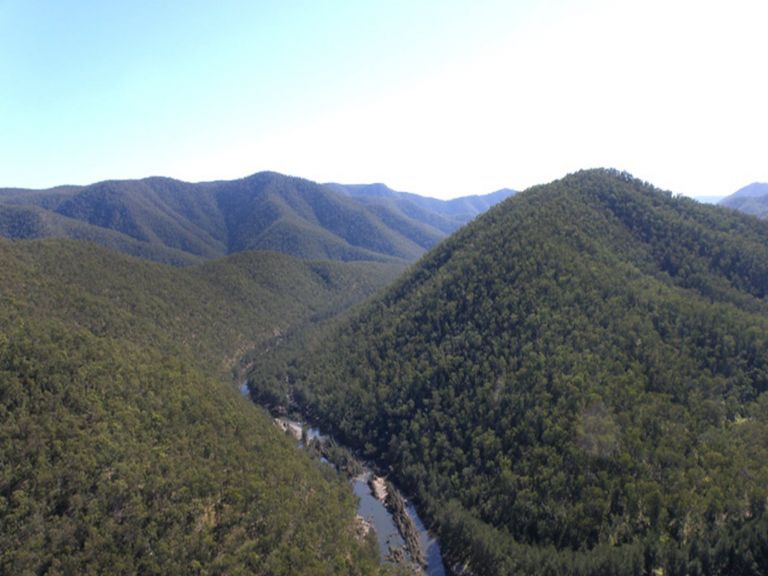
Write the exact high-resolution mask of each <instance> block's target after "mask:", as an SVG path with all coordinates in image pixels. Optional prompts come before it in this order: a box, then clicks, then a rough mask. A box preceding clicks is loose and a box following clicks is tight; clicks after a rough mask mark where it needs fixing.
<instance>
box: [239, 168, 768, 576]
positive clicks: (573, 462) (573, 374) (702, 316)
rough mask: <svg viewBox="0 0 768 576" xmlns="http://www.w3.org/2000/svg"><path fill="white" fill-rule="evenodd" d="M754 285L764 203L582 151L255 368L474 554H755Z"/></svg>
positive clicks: (763, 261)
mask: <svg viewBox="0 0 768 576" xmlns="http://www.w3.org/2000/svg"><path fill="white" fill-rule="evenodd" d="M767 292H768V223H764V222H761V221H758V220H756V219H754V218H749V217H746V216H742V215H739V214H737V213H735V212H731V211H726V210H722V209H721V208H718V207H712V206H705V205H701V204H698V203H697V202H695V201H693V200H690V199H686V198H682V197H673V196H672V195H671V194H669V193H666V192H662V191H659V190H657V189H655V188H654V187H652V186H650V185H648V184H645V183H643V182H640V181H638V180H635V179H633V178H632V177H630V176H629V175H627V174H625V173H619V172H615V171H609V170H593V171H585V172H579V173H576V174H572V175H569V176H567V177H566V178H564V179H562V180H559V181H556V182H553V183H551V184H548V185H544V186H537V187H534V188H532V189H529V190H527V191H526V192H523V193H521V194H518V195H517V196H515V197H514V198H511V199H509V200H507V201H505V202H504V203H502V204H500V205H499V206H496V207H495V208H493V209H491V210H490V211H489V212H488V213H486V214H484V215H482V216H480V217H479V218H477V219H476V220H475V221H473V222H472V223H471V224H469V225H468V226H466V227H464V228H462V229H461V230H460V231H459V232H458V233H456V234H455V235H454V236H452V237H451V238H449V239H448V240H447V241H445V242H443V243H441V244H440V245H439V246H438V247H437V248H435V249H434V250H433V251H431V252H430V253H429V254H428V255H427V256H426V257H425V258H424V259H422V260H421V261H420V263H419V265H418V266H417V267H416V268H415V269H412V270H411V271H410V272H408V273H407V274H406V275H405V276H404V277H403V278H401V279H400V280H399V281H398V282H397V283H396V284H395V285H394V286H393V287H391V288H390V289H388V290H387V291H386V292H385V293H384V295H383V296H380V297H378V298H377V299H376V300H374V301H373V302H372V303H369V304H367V305H366V306H365V307H364V308H363V309H362V310H360V311H359V312H358V313H357V314H356V315H355V317H354V318H352V319H350V320H348V321H346V322H344V323H343V324H342V325H341V326H339V327H338V328H337V329H336V331H335V333H334V337H333V338H330V337H329V338H324V339H323V340H322V342H318V343H316V344H315V347H314V350H313V353H312V354H311V355H310V356H308V357H302V358H298V359H296V361H295V362H294V363H292V364H291V365H290V367H289V368H288V369H287V370H286V371H285V373H284V374H280V375H279V377H276V378H272V379H268V378H265V377H264V375H263V374H254V375H253V376H252V378H251V386H252V387H253V388H254V390H255V391H256V392H257V393H258V391H259V390H260V389H262V388H270V387H274V386H277V385H278V384H279V383H281V382H285V381H287V382H288V385H289V387H290V390H289V392H290V397H291V398H292V399H293V400H294V401H295V402H296V403H297V404H298V405H299V406H300V407H301V408H302V409H303V410H304V411H305V412H306V413H307V414H309V415H310V416H311V417H312V418H314V419H315V420H316V421H318V422H319V423H320V424H321V425H322V426H325V427H328V428H329V429H331V430H333V432H334V433H335V434H336V435H338V437H339V438H341V439H342V440H343V441H344V442H346V443H348V444H350V445H352V446H354V447H356V448H357V449H358V450H360V451H361V452H363V453H364V454H365V455H367V456H368V457H370V458H373V459H375V460H377V461H378V462H379V463H380V464H381V465H382V466H383V467H390V469H391V473H392V475H393V476H394V477H395V478H396V479H397V480H398V481H399V482H400V483H401V484H402V485H403V486H404V487H406V488H407V489H408V490H410V491H411V492H412V494H413V495H414V497H415V499H416V500H417V501H418V502H419V503H420V504H421V506H422V508H423V509H424V511H425V512H426V514H427V515H428V516H429V518H430V520H431V522H432V523H433V525H434V526H435V527H436V529H437V530H438V533H439V535H440V538H441V545H442V548H443V551H444V553H445V555H447V556H448V557H449V558H450V559H451V560H452V562H454V563H455V564H458V565H461V566H466V567H468V568H469V570H470V571H471V573H474V574H552V575H555V574H583V575H586V574H613V575H624V574H633V575H641V574H665V575H666V576H672V575H683V574H686V575H687V574H740V575H745V574H749V575H758V574H765V573H767V572H768V537H767V535H768V513H767V512H766V504H767V501H768V464H767V463H768V394H766V391H767V390H768V302H767V301H766V293H767ZM276 383H277V384H276ZM272 393H273V394H274V390H273V391H272Z"/></svg>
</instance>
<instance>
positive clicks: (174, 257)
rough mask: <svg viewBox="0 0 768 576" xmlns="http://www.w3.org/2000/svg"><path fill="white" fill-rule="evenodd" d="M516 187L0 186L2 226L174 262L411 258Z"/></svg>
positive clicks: (271, 176)
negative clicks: (244, 256) (262, 254)
mask: <svg viewBox="0 0 768 576" xmlns="http://www.w3.org/2000/svg"><path fill="white" fill-rule="evenodd" d="M513 193H514V192H513V191H511V190H502V191H499V192H496V193H494V194H490V195H488V196H472V197H467V198H460V199H456V200H450V201H442V200H436V199H430V198H423V197H420V196H417V195H414V194H406V193H400V192H394V191H392V190H390V189H388V188H387V187H386V186H384V185H380V184H379V185H361V186H343V185H339V184H331V185H321V184H317V183H314V182H311V181H309V180H304V179H301V178H294V177H288V176H283V175H281V174H277V173H274V172H261V173H258V174H254V175H252V176H249V177H247V178H242V179H239V180H231V181H217V182H204V183H197V184H192V183H188V182H182V181H179V180H174V179H171V178H159V177H153V178H145V179H142V180H114V181H105V182H98V183H96V184H91V185H89V186H60V187H56V188H51V189H48V190H24V189H0V235H2V236H5V237H6V238H10V239H30V238H45V237H65V238H73V239H78V240H90V241H93V242H96V243H97V244H100V245H102V246H106V247H109V248H113V249H116V250H119V251H121V252H125V253H128V254H132V255H136V256H140V257H143V258H149V259H152V260H157V261H160V262H167V263H171V264H176V265H188V264H192V263H195V262H200V261H202V260H205V259H212V258H219V257H221V256H224V255H227V254H232V253H235V252H241V251H244V250H273V251H278V252H283V253H286V254H290V255H293V256H297V257H299V258H304V259H315V260H316V259H330V260H344V261H349V260H373V261H385V260H389V261H401V262H410V261H413V260H415V259H417V258H418V257H420V256H421V255H422V254H423V253H424V252H425V251H426V250H428V249H429V248H431V247H432V246H434V245H435V244H436V243H437V242H438V241H440V240H441V239H443V238H445V237H446V236H447V235H448V234H450V233H451V232H453V231H455V230H456V229H457V228H459V227H460V226H461V225H463V224H464V223H466V222H467V221H469V220H470V219H472V218H474V217H475V216H477V215H478V214H479V213H481V212H483V211H484V210H486V209H487V208H489V207H490V206H491V205H493V204H495V203H496V202H498V201H500V200H502V199H503V198H505V197H507V196H509V195H511V194H513Z"/></svg>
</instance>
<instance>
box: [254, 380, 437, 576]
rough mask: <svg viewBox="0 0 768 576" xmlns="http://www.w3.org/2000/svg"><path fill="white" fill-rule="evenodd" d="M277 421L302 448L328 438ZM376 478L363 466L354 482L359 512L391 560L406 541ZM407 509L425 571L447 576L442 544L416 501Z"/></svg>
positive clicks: (303, 426)
mask: <svg viewBox="0 0 768 576" xmlns="http://www.w3.org/2000/svg"><path fill="white" fill-rule="evenodd" d="M240 392H242V393H243V395H245V396H249V393H248V387H247V386H246V385H245V384H243V385H242V386H241V387H240ZM275 421H276V423H277V424H278V425H279V426H280V427H281V428H283V430H285V431H286V432H287V433H290V434H292V435H293V436H294V438H296V441H297V445H298V446H300V447H304V439H306V441H307V442H311V441H312V440H316V439H317V440H321V441H323V440H327V439H328V437H327V436H325V435H323V434H321V432H320V430H318V429H316V428H312V427H309V426H307V425H306V424H305V423H303V422H300V421H298V420H289V419H285V418H278V419H275ZM326 462H327V461H326ZM328 465H329V466H330V465H331V464H330V463H328ZM372 478H374V473H373V471H372V470H370V469H369V468H368V467H366V466H363V468H362V472H361V473H360V474H357V475H356V476H355V477H354V478H353V479H352V480H351V481H350V482H351V484H352V490H353V492H354V493H355V495H356V496H357V498H358V504H357V514H358V515H359V516H360V517H362V518H363V519H364V520H366V521H367V522H369V523H370V524H371V525H372V526H373V529H374V530H375V532H376V538H377V540H378V543H379V553H380V554H381V557H382V559H384V560H385V561H387V559H388V558H391V556H392V552H393V551H394V550H405V549H406V543H405V539H404V538H403V535H402V534H401V533H400V532H399V530H398V528H397V523H396V522H395V519H394V517H393V515H392V513H391V512H390V511H389V509H388V508H387V507H386V506H385V505H384V503H383V502H382V500H381V499H380V498H377V497H376V494H374V491H373V489H372V488H371V484H372V482H371V479H372ZM405 511H406V513H407V515H408V517H409V518H410V519H411V521H412V523H413V525H414V527H415V528H416V531H417V532H418V536H419V541H420V543H421V549H422V551H423V556H424V558H425V560H426V570H425V571H424V573H425V574H426V575H427V576H445V574H446V571H445V567H444V566H443V558H442V555H441V554H440V544H439V543H438V541H437V539H436V538H434V537H433V536H432V535H430V534H429V531H428V530H427V529H426V527H425V526H424V522H422V520H421V518H420V517H419V514H418V512H417V511H416V508H415V507H414V505H413V504H412V503H410V502H407V501H406V506H405Z"/></svg>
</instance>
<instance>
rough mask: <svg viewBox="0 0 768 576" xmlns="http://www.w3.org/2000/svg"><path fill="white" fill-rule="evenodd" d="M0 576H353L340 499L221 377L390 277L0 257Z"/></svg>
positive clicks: (359, 556) (247, 260)
mask: <svg viewBox="0 0 768 576" xmlns="http://www.w3.org/2000/svg"><path fill="white" fill-rule="evenodd" d="M0 269H2V270H3V273H2V275H0V299H1V300H2V304H1V305H0V462H2V466H1V467H0V573H3V574H35V573H38V574H43V573H50V574H101V573H109V574H138V573H140V574H224V573H226V574H308V575H309V574H312V575H314V574H349V573H354V574H369V573H371V572H373V573H376V572H377V571H378V570H379V566H378V561H377V553H376V549H375V545H374V544H373V543H372V542H369V541H368V540H364V539H363V540H361V539H359V538H358V537H356V535H355V534H356V527H355V524H354V522H353V517H354V513H355V512H354V511H355V502H354V497H353V496H352V494H351V493H350V491H349V488H348V486H347V485H346V483H345V482H344V481H342V480H340V479H339V478H337V477H336V476H335V475H334V474H332V473H330V472H329V470H327V469H325V468H322V467H321V466H320V465H319V464H317V463H315V462H313V461H311V460H310V459H309V458H308V457H306V456H305V455H304V454H303V453H302V452H300V451H298V450H296V449H295V447H294V444H293V442H292V441H290V440H289V439H287V438H286V437H285V436H284V434H282V433H281V432H279V431H278V430H277V428H275V427H274V426H273V424H272V423H271V421H270V420H269V418H268V417H267V416H266V415H265V414H264V413H263V412H261V411H260V410H258V409H256V408H255V407H254V406H253V405H252V404H251V403H249V402H247V401H246V400H245V399H244V398H242V397H241V396H240V395H239V394H238V392H237V391H236V390H235V387H234V386H232V384H231V382H230V381H229V379H222V377H221V376H220V374H221V373H222V372H223V371H224V370H225V369H229V368H230V367H231V366H233V365H236V360H237V359H238V358H239V356H240V355H241V354H242V353H243V352H245V351H246V350H248V349H252V348H257V349H258V348H260V347H264V346H267V345H270V342H271V341H272V340H273V339H274V338H275V337H277V336H279V335H280V334H281V333H282V332H285V331H290V330H292V329H296V328H298V327H300V326H304V325H307V324H308V323H312V322H313V321H314V320H313V319H314V318H316V317H322V316H323V315H326V314H333V313H334V312H338V310H340V309H343V308H345V307H347V306H349V305H350V304H351V303H353V302H355V301H357V300H359V299H361V298H363V297H365V296H366V295H367V294H369V293H370V292H372V291H373V290H375V289H376V288H377V286H378V285H379V283H382V284H383V283H385V282H387V281H388V279H389V278H391V276H392V274H394V273H395V272H396V270H393V269H391V267H388V266H386V265H378V264H344V263H305V262H301V261H298V260H296V259H293V258H290V257H288V256H284V255H280V254H269V253H242V254H238V255H235V256H233V257H230V258H227V259H224V260H219V261H215V262H210V263H207V264H205V265H203V266H198V267H191V268H185V269H178V268H172V267H168V266H163V265H159V264H154V263H150V262H144V261H141V260H136V259H134V258H130V257H127V256H122V255H120V254H116V253H114V252H111V251H107V250H103V249H101V248H98V247H96V246H93V245H90V244H87V243H78V242H70V241H61V240H59V241H52V240H47V241H27V242H14V243H11V242H8V241H6V240H0Z"/></svg>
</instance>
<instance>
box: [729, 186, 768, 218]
mask: <svg viewBox="0 0 768 576" xmlns="http://www.w3.org/2000/svg"><path fill="white" fill-rule="evenodd" d="M719 204H721V205H722V206H727V207H728V208H733V209H735V210H738V211H739V212H744V213H746V214H752V215H753V216H757V217H758V218H766V217H768V184H764V183H760V182H755V183H753V184H750V185H749V186H745V187H744V188H741V189H740V190H738V191H736V192H734V193H733V194H731V195H730V196H727V197H726V198H723V199H722V200H721V201H720V202H719Z"/></svg>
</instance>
